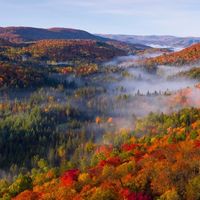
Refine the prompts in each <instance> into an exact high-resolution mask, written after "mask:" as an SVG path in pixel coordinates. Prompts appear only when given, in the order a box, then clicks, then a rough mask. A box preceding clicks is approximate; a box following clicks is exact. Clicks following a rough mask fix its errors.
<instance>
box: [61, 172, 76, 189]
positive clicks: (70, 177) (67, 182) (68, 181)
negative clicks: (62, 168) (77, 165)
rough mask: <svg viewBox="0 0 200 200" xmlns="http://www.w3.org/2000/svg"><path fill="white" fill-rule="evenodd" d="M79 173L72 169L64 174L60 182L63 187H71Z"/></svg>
mask: <svg viewBox="0 0 200 200" xmlns="http://www.w3.org/2000/svg"><path fill="white" fill-rule="evenodd" d="M79 173H80V171H79V170H78V169H72V170H68V171H67V172H65V173H64V174H63V175H62V176H61V178H60V180H61V183H62V185H63V186H71V185H72V184H73V183H74V181H76V180H77V178H78V175H79Z"/></svg>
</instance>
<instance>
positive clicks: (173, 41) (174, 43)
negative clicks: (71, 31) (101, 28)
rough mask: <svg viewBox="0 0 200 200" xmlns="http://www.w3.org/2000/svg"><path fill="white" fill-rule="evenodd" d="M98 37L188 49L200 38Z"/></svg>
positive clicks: (199, 40) (110, 35) (153, 36)
mask: <svg viewBox="0 0 200 200" xmlns="http://www.w3.org/2000/svg"><path fill="white" fill-rule="evenodd" d="M98 36H101V37H105V38H109V39H113V40H118V41H122V42H128V43H132V44H143V45H147V46H153V47H161V46H162V47H188V46H190V45H192V44H196V43H199V42H200V37H175V36H156V35H152V36H139V35H112V34H108V35H103V34H102V35H101V34H99V35H98Z"/></svg>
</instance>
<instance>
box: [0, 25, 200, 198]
mask: <svg viewBox="0 0 200 200" xmlns="http://www.w3.org/2000/svg"><path fill="white" fill-rule="evenodd" d="M174 47H176V45H175V44H174V46H172V47H171V48H168V47H154V46H151V45H146V44H142V43H141V44H133V43H130V42H126V41H121V40H116V39H110V38H106V37H103V36H99V35H93V34H90V33H88V32H86V31H81V30H73V29H64V28H52V29H39V28H28V27H7V28H0V199H1V200H11V199H13V200H199V199H200V67H199V66H200V64H199V61H200V43H198V42H195V41H194V42H192V43H191V45H186V46H181V49H180V50H176V49H175V48H174Z"/></svg>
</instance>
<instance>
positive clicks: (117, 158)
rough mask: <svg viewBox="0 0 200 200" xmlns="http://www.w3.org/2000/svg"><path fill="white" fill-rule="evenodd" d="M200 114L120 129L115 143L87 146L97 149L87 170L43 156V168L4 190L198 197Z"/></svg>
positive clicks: (36, 194) (188, 112)
mask: <svg viewBox="0 0 200 200" xmlns="http://www.w3.org/2000/svg"><path fill="white" fill-rule="evenodd" d="M199 118H200V110H199V109H184V110H181V111H180V112H177V113H173V114H171V115H165V114H159V115H158V114H150V115H149V116H148V117H146V118H144V119H141V120H139V121H138V122H137V123H136V129H135V132H130V131H128V130H121V132H119V133H116V134H115V139H114V143H112V144H109V145H103V146H96V145H94V144H92V143H91V144H89V143H88V144H87V145H85V146H84V148H83V152H85V153H86V152H95V153H94V154H93V156H92V157H91V159H90V161H89V162H87V163H88V164H86V165H85V166H84V168H81V170H78V169H76V168H75V169H73V168H71V167H70V168H71V169H68V170H66V171H62V170H61V169H55V168H49V167H48V165H47V164H45V161H44V160H43V161H42V160H40V161H38V167H37V169H34V170H32V172H31V173H29V174H26V175H19V176H18V177H17V178H16V180H15V182H14V183H12V184H11V185H10V184H9V183H7V182H6V181H5V180H4V181H3V180H2V181H1V194H2V195H3V196H4V198H6V196H7V197H8V196H15V195H16V194H18V193H20V192H21V193H20V194H19V195H18V196H17V197H16V198H15V199H28V198H29V199H52V198H53V199H95V200H96V199H105V200H106V199H169V200H177V199H191V200H192V199H194V200H198V199H199V197H200V196H199V195H200V194H199V189H200V188H199V187H200V186H199V167H200V166H199V159H200V149H199V148H200V135H199V128H200V121H199ZM143 133H145V136H139V135H143ZM113 134H114V133H113ZM107 140H108V142H111V141H112V140H113V139H112V136H111V135H110V137H107ZM65 165H66V166H65ZM63 168H69V164H63V166H62V169H63ZM60 170H61V171H60ZM59 171H60V172H59ZM58 172H59V173H61V175H60V176H58ZM22 191H23V192H22Z"/></svg>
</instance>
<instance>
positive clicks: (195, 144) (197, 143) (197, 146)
mask: <svg viewBox="0 0 200 200" xmlns="http://www.w3.org/2000/svg"><path fill="white" fill-rule="evenodd" d="M194 146H195V148H200V141H199V140H196V141H195V142H194Z"/></svg>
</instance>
